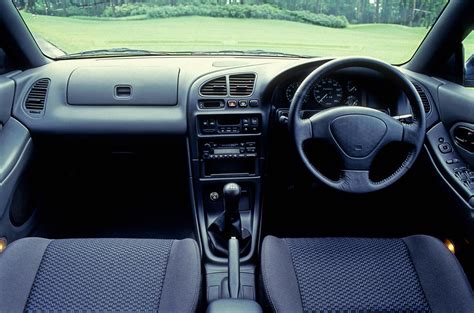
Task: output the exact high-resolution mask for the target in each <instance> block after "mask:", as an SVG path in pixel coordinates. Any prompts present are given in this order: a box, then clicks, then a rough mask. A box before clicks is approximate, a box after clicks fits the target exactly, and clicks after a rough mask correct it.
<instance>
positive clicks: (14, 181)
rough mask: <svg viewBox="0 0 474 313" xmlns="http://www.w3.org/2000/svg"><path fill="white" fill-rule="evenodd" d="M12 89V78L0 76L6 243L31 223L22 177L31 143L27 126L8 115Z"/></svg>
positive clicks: (0, 215) (0, 223)
mask: <svg viewBox="0 0 474 313" xmlns="http://www.w3.org/2000/svg"><path fill="white" fill-rule="evenodd" d="M14 92H15V84H14V82H13V80H10V79H8V78H6V77H1V76H0V237H5V238H7V240H8V241H9V242H11V241H13V240H15V239H17V238H19V237H23V236H25V235H27V234H28V233H29V232H30V230H31V224H32V223H31V220H32V218H31V216H32V214H31V213H32V210H26V209H25V207H26V206H29V205H30V204H29V203H27V202H26V201H24V199H27V198H28V196H29V195H27V194H25V191H24V190H28V188H25V187H28V185H27V183H25V180H24V177H25V174H26V173H27V169H28V164H29V161H30V159H31V155H32V150H33V144H32V140H31V137H30V133H29V131H28V129H27V128H26V127H25V126H23V125H22V124H21V123H20V122H19V121H17V120H16V119H14V118H12V117H11V110H12V104H13V100H14V99H13V97H14ZM25 212H26V213H25ZM15 220H17V221H20V222H18V223H15Z"/></svg>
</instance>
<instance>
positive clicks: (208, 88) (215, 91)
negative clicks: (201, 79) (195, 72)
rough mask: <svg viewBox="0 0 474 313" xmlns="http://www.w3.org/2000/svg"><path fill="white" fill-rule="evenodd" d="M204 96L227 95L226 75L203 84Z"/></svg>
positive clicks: (202, 92)
mask: <svg viewBox="0 0 474 313" xmlns="http://www.w3.org/2000/svg"><path fill="white" fill-rule="evenodd" d="M200 93H201V95H203V96H227V79H226V77H225V76H222V77H219V78H216V79H213V80H210V81H208V82H207V83H205V84H204V85H202V86H201V90H200Z"/></svg>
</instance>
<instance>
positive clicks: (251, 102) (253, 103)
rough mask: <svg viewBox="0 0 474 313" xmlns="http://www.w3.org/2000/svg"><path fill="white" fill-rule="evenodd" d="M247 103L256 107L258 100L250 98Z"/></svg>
mask: <svg viewBox="0 0 474 313" xmlns="http://www.w3.org/2000/svg"><path fill="white" fill-rule="evenodd" d="M249 105H250V106H251V107H253V108H255V107H258V100H250V102H249Z"/></svg>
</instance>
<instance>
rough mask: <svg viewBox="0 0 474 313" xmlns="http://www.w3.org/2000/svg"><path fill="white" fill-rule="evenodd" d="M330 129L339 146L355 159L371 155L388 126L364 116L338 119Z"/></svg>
mask: <svg viewBox="0 0 474 313" xmlns="http://www.w3.org/2000/svg"><path fill="white" fill-rule="evenodd" d="M330 129H331V133H332V135H333V137H334V140H335V141H336V143H337V144H338V146H339V147H340V148H341V149H342V150H343V151H344V152H345V153H346V154H347V155H348V156H350V157H355V158H364V157H366V156H368V155H369V154H371V153H372V151H374V149H375V147H377V146H378V145H379V143H380V142H381V141H382V139H383V138H384V137H385V134H386V133H387V125H386V124H385V123H384V122H383V121H382V120H381V119H379V118H377V117H373V116H370V115H362V114H350V115H344V116H341V117H338V118H336V119H335V120H333V121H332V123H331V126H330Z"/></svg>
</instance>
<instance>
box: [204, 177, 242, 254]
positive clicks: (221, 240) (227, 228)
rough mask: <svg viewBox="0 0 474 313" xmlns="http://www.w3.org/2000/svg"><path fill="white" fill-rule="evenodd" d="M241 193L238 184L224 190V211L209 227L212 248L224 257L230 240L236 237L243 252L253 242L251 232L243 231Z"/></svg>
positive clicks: (230, 184) (226, 186)
mask: <svg viewBox="0 0 474 313" xmlns="http://www.w3.org/2000/svg"><path fill="white" fill-rule="evenodd" d="M241 191H242V190H241V188H240V186H239V185H238V184H236V183H228V184H226V185H225V186H224V188H223V190H222V194H223V200H224V211H223V212H222V213H221V214H220V215H219V216H218V217H217V218H216V219H215V220H214V221H213V222H212V223H211V225H209V227H208V235H209V240H210V242H211V244H212V247H213V248H214V249H216V250H217V251H219V252H220V253H222V254H224V255H226V254H228V242H229V239H230V238H232V237H235V239H236V240H238V241H239V242H240V247H242V250H244V249H246V248H247V247H248V245H249V243H250V240H251V235H250V232H249V231H248V230H247V229H242V221H241V217H240V211H239V203H240V195H241ZM235 239H234V240H235Z"/></svg>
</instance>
